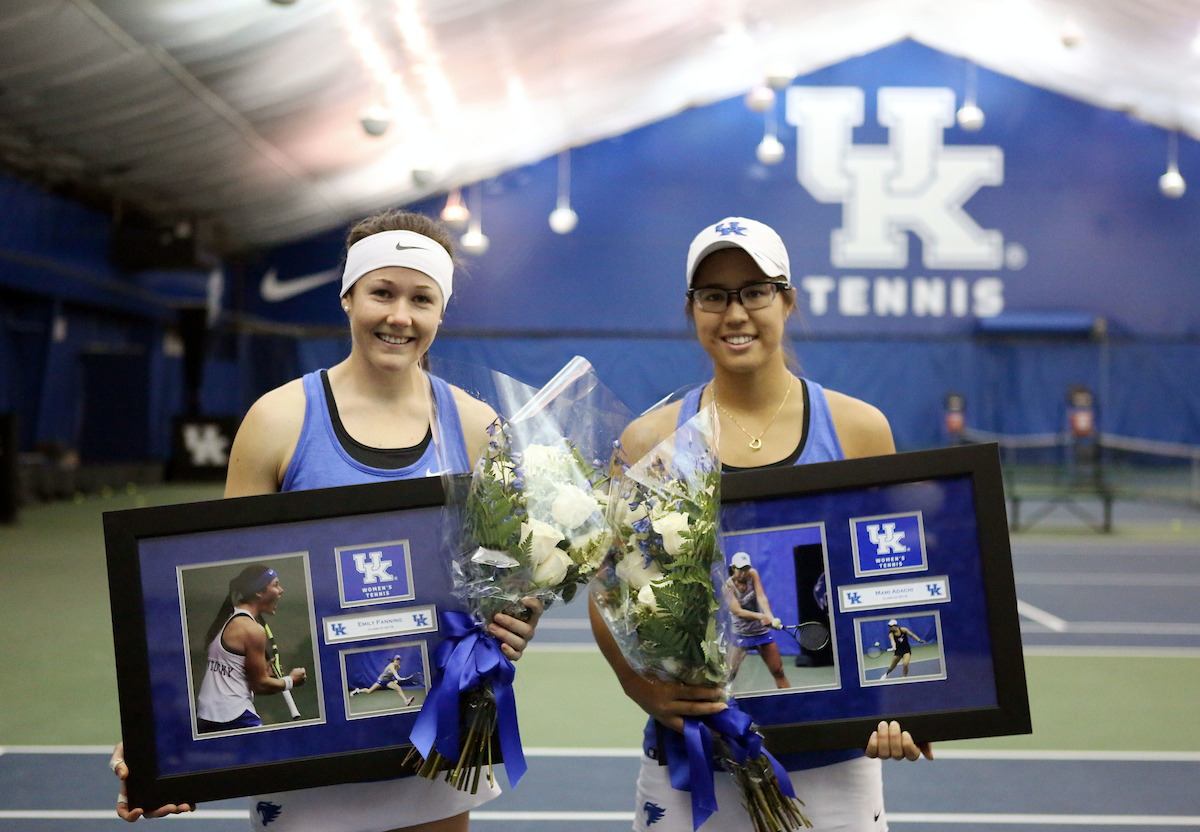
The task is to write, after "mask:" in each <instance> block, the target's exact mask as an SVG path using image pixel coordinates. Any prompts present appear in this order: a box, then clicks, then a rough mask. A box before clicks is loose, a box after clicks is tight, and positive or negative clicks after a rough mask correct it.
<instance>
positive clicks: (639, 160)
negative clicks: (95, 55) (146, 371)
mask: <svg viewBox="0 0 1200 832" xmlns="http://www.w3.org/2000/svg"><path fill="white" fill-rule="evenodd" d="M974 69H975V70H977V71H976V72H974V74H975V76H976V78H977V83H976V84H975V87H974V89H973V90H972V91H971V92H972V99H971V100H972V102H975V103H977V106H978V108H979V109H980V110H981V111H982V112H983V113H985V114H986V118H985V119H983V120H981V121H980V120H976V121H974V122H971V121H967V122H966V123H964V124H960V123H959V122H958V120H957V113H958V112H959V108H961V107H963V105H964V104H965V103H967V94H966V89H965V81H966V78H967V75H968V66H967V63H966V62H965V61H964V60H963V59H962V58H960V57H957V56H953V55H948V54H946V53H943V52H939V51H937V50H935V49H931V48H929V47H927V46H924V45H922V44H920V43H917V42H915V41H911V40H908V41H902V42H899V43H895V44H892V45H889V46H887V47H884V48H882V49H879V50H877V51H875V52H872V53H870V54H867V55H859V56H856V57H853V58H849V59H847V60H845V61H841V62H839V63H836V64H831V65H829V66H825V67H822V68H820V69H818V70H815V71H813V72H811V73H808V74H807V75H804V76H802V77H799V78H796V79H795V81H794V82H793V84H792V85H791V86H789V87H788V88H787V89H786V90H784V91H783V92H782V93H781V94H780V95H779V96H778V98H777V101H776V103H775V104H774V110H773V111H772V115H773V118H774V120H775V123H776V128H777V131H776V132H777V137H778V139H779V141H780V142H781V143H782V145H783V146H784V148H785V155H784V158H783V159H782V161H780V162H779V163H778V164H773V165H768V164H762V163H759V162H756V158H755V153H754V149H755V147H756V146H757V145H758V143H759V142H761V141H762V138H763V116H762V114H760V113H755V112H751V111H750V110H749V109H748V108H747V107H746V105H745V103H744V102H743V100H742V97H741V96H737V97H733V98H730V99H727V100H725V101H719V102H716V103H713V104H709V105H706V106H701V107H692V108H689V109H686V110H684V111H682V112H679V113H677V114H675V115H673V116H670V117H669V118H666V119H663V120H661V121H659V122H656V123H653V124H648V125H646V126H644V127H641V128H638V129H636V130H632V131H630V132H628V133H625V134H623V135H620V136H615V137H612V138H607V139H604V140H602V141H596V142H593V143H591V144H586V145H581V146H577V147H574V148H572V150H571V160H572V161H571V165H572V166H571V186H572V192H573V193H574V194H577V195H578V204H577V205H576V209H577V211H578V213H579V225H578V227H576V228H575V230H574V231H572V232H571V233H570V234H569V235H558V234H555V233H554V232H553V231H551V230H550V228H549V226H548V225H547V224H546V222H545V219H544V215H545V213H546V210H547V209H546V207H545V206H546V204H547V202H546V201H547V199H550V200H551V202H553V194H554V192H555V188H556V187H557V163H556V161H555V158H554V157H550V158H547V159H545V160H543V161H540V162H537V163H535V164H532V165H528V166H525V167H521V168H518V169H514V170H511V171H507V172H505V173H501V174H499V175H497V176H495V177H493V178H491V179H489V180H487V181H486V182H484V183H483V190H484V193H485V195H486V196H485V201H486V202H487V209H486V210H487V213H488V216H489V217H491V218H492V219H490V220H489V223H490V225H489V226H488V227H489V229H490V230H489V231H488V236H489V239H490V240H491V245H490V247H489V248H488V251H487V253H486V254H484V255H480V256H478V257H477V258H475V259H474V260H473V262H472V264H471V273H472V288H471V292H469V293H463V295H462V296H461V297H459V296H457V295H456V297H455V301H454V306H453V307H452V315H453V318H451V317H449V316H448V317H447V319H446V321H447V324H448V325H449V324H450V322H451V320H453V329H454V331H456V332H458V333H463V334H467V333H474V332H479V333H487V334H488V337H496V334H497V333H506V332H513V333H517V332H526V331H530V332H532V331H538V332H545V331H555V332H562V333H564V334H566V333H570V334H575V333H577V332H578V330H579V327H580V321H586V326H585V329H587V330H591V331H596V332H617V331H619V332H622V333H629V334H634V333H637V334H644V335H656V334H663V333H668V332H669V333H674V334H678V333H679V332H681V331H683V330H684V329H685V328H686V326H687V321H686V318H685V317H684V316H682V315H680V314H678V310H679V309H680V306H681V303H682V301H681V298H680V291H681V288H680V287H681V286H682V280H683V274H682V271H683V268H684V261H685V259H686V256H685V255H686V253H687V247H688V244H689V243H690V241H691V240H692V238H693V237H694V236H695V235H696V233H697V232H698V231H700V230H701V229H702V228H704V227H706V226H711V225H712V224H714V223H716V222H718V221H720V220H721V219H722V218H724V217H729V216H743V217H749V218H751V219H756V220H759V221H761V222H765V223H766V224H767V225H769V226H771V227H772V228H774V229H775V230H776V231H777V232H778V233H779V235H780V237H781V238H782V239H783V242H784V244H785V245H786V246H787V250H788V256H789V258H790V262H791V278H792V283H793V285H794V286H795V287H796V290H797V299H798V301H799V307H800V310H801V313H802V314H803V317H804V326H805V327H806V328H807V329H808V331H809V332H811V334H813V335H817V336H824V335H851V336H869V337H877V336H883V337H887V336H893V335H913V336H925V335H939V336H941V335H962V334H966V333H970V332H973V331H976V330H978V329H989V326H988V324H991V325H993V326H996V325H999V324H1000V323H1003V321H1001V322H996V321H993V320H992V319H995V318H996V317H998V316H1010V315H1011V316H1017V317H1021V316H1029V315H1043V316H1052V315H1053V314H1056V313H1063V312H1069V313H1080V314H1085V315H1091V316H1093V317H1096V316H1099V317H1104V318H1106V319H1107V320H1108V322H1109V323H1110V324H1112V325H1115V326H1116V327H1118V328H1119V329H1120V330H1121V331H1122V332H1127V333H1130V334H1164V335H1165V334H1175V335H1188V334H1191V333H1194V332H1195V331H1196V329H1197V327H1198V326H1200V293H1197V292H1196V291H1195V286H1194V283H1195V278H1194V275H1195V273H1196V268H1197V264H1200V212H1197V211H1196V209H1195V206H1196V203H1195V201H1194V200H1195V199H1197V198H1200V197H1197V196H1196V195H1194V194H1193V193H1192V191H1191V190H1190V189H1189V191H1188V192H1187V193H1186V194H1185V195H1183V197H1182V198H1180V199H1167V198H1165V197H1164V196H1163V195H1162V194H1160V193H1159V190H1158V177H1159V176H1160V175H1161V174H1162V172H1163V170H1165V164H1166V150H1167V131H1166V130H1164V129H1163V128H1162V127H1159V126H1157V125H1152V124H1147V123H1146V122H1143V121H1140V120H1138V119H1135V118H1130V117H1129V116H1128V115H1126V114H1124V113H1119V112H1114V111H1111V110H1105V109H1103V108H1099V107H1095V106H1092V105H1091V104H1088V103H1085V102H1083V101H1079V100H1076V99H1072V98H1069V97H1067V96H1065V95H1060V94H1058V93H1055V92H1052V91H1050V90H1047V89H1042V88H1039V87H1035V86H1033V85H1030V84H1026V83H1024V82H1023V81H1020V80H1017V79H1016V78H1012V77H1008V76H1005V75H1002V74H1000V73H998V72H993V71H991V70H989V69H987V68H986V67H976V68H974ZM1178 141H1179V145H1178V147H1179V153H1178V155H1179V165H1180V168H1181V169H1182V170H1184V171H1186V170H1188V169H1189V168H1188V165H1194V164H1195V162H1194V161H1193V160H1195V159H1196V158H1197V153H1200V148H1198V146H1197V144H1196V142H1195V141H1194V140H1193V139H1191V138H1190V137H1188V136H1186V135H1180V136H1179V137H1178ZM631 195H636V198H631ZM445 199H446V198H445V196H444V195H441V194H438V195H433V196H431V197H429V198H428V199H427V200H423V201H421V202H419V203H415V204H413V205H412V206H410V207H411V208H413V209H415V210H418V211H423V212H425V213H428V214H430V215H434V216H436V215H437V214H438V213H439V212H440V211H441V210H442V208H443V207H444V205H445ZM613 234H617V235H618V236H619V237H620V239H621V241H622V243H621V245H619V246H613V245H611V244H610V242H611V239H612V236H613ZM344 236H345V232H344V229H338V230H336V231H335V232H327V233H325V234H323V235H319V236H317V237H313V238H310V239H308V240H303V241H299V242H295V243H289V244H287V245H285V246H281V247H279V248H278V249H276V250H275V251H273V252H271V253H270V254H269V255H267V256H264V257H263V258H262V260H261V267H260V268H261V272H260V273H259V274H260V275H261V279H260V280H258V281H257V282H256V281H255V280H254V276H252V277H251V279H250V280H248V281H246V292H247V296H246V297H245V298H244V303H245V308H246V310H247V311H248V312H250V313H252V314H256V315H263V316H265V317H268V318H272V319H285V320H296V319H303V318H307V319H311V320H314V321H316V320H320V321H324V322H328V323H333V322H335V321H336V322H338V323H340V322H341V320H342V318H341V307H340V305H339V304H338V303H337V302H336V301H337V291H338V289H337V282H336V280H331V275H332V276H333V277H336V270H335V271H330V270H331V269H334V267H335V266H336V265H337V264H338V263H339V262H340V260H341V258H342V256H343V254H344V243H343V240H344ZM592 250H603V251H604V252H605V256H604V257H602V258H599V257H584V256H581V254H580V253H581V252H585V251H592ZM565 274H569V275H571V281H570V282H569V283H568V284H564V281H563V277H562V276H563V275H565ZM1134 274H1136V275H1138V279H1137V280H1131V279H1130V277H1129V276H1130V275H1134ZM260 284H261V285H260ZM595 286H604V287H605V292H606V293H607V294H609V295H611V296H613V297H622V296H629V297H634V298H636V299H637V301H636V302H635V303H631V304H597V303H595V302H594V298H593V296H592V295H591V294H589V292H588V291H586V290H585V287H595ZM517 287H519V291H517V290H516V289H517ZM529 298H538V299H539V302H538V303H535V304H530V303H529V302H528V299H529ZM1110 331H1113V330H1111V329H1110Z"/></svg>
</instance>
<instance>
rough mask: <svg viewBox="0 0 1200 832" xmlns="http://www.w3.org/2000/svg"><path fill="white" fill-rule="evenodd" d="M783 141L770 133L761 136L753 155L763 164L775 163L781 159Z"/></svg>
mask: <svg viewBox="0 0 1200 832" xmlns="http://www.w3.org/2000/svg"><path fill="white" fill-rule="evenodd" d="M783 154H784V149H783V142H781V141H779V139H778V138H776V137H775V136H774V135H772V134H771V133H768V134H767V135H765V136H763V140H762V141H761V142H759V143H758V148H757V149H756V150H755V151H754V155H755V156H757V157H758V161H760V162H762V163H763V164H764V165H775V164H778V163H779V162H780V161H782V160H783Z"/></svg>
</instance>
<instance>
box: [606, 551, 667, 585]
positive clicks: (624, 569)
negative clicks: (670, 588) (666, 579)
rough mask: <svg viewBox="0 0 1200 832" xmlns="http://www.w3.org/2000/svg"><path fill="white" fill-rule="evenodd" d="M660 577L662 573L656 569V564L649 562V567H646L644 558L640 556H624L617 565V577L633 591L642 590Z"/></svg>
mask: <svg viewBox="0 0 1200 832" xmlns="http://www.w3.org/2000/svg"><path fill="white" fill-rule="evenodd" d="M662 576H663V573H662V570H661V569H659V568H658V564H657V563H655V562H654V561H650V565H649V566H646V565H645V558H643V557H642V556H641V555H636V554H635V555H632V556H631V555H626V556H625V557H624V559H622V560H621V562H620V563H618V564H617V577H618V578H620V579H621V580H622V581H624V582H625V583H627V584H629V585H630V586H631V587H633V588H634V589H642V588H643V587H644V586H646V585H647V584H649V583H650V582H651V581H656V580H658V579H659V578H661V577H662Z"/></svg>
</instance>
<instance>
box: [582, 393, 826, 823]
mask: <svg viewBox="0 0 1200 832" xmlns="http://www.w3.org/2000/svg"><path fill="white" fill-rule="evenodd" d="M716 428H717V423H716V419H715V414H714V413H713V411H712V408H711V407H710V408H708V409H705V410H701V411H700V412H699V413H698V414H697V415H696V416H694V417H693V418H692V419H690V420H689V421H688V422H686V423H685V424H684V425H682V426H681V427H680V428H679V429H678V430H677V431H676V432H675V433H674V434H672V435H671V436H670V437H668V438H667V439H666V440H664V441H662V442H660V443H659V444H658V445H657V446H655V447H654V449H653V450H652V451H651V452H650V453H649V454H647V455H646V456H645V457H643V458H642V459H640V460H637V461H636V462H634V463H633V464H632V465H628V466H627V467H625V469H624V471H623V473H622V474H620V475H617V476H616V477H615V478H614V481H613V484H612V487H611V489H610V502H609V517H610V522H611V525H612V528H613V532H614V534H615V540H614V545H613V547H612V551H611V553H610V555H609V558H608V559H607V560H606V562H605V565H604V567H603V568H602V569H601V571H600V572H599V573H598V574H597V576H596V578H595V580H594V581H593V582H592V588H591V594H592V599H593V600H594V601H595V603H596V606H597V608H598V609H599V611H600V613H601V615H602V616H603V618H604V621H605V623H606V624H607V625H608V628H609V631H610V632H611V633H612V635H613V638H614V639H615V641H616V643H617V645H618V646H619V647H620V648H621V653H622V655H623V656H624V657H625V660H626V661H627V662H629V665H630V667H632V668H633V669H634V670H636V671H637V672H639V673H641V674H642V675H644V676H648V677H657V678H659V679H664V680H668V681H676V682H682V683H683V684H686V685H700V686H714V687H719V688H721V689H722V690H723V691H724V692H725V693H726V698H728V692H729V664H728V661H727V656H728V651H729V647H730V644H731V639H732V635H731V627H730V618H729V610H728V606H727V602H726V600H725V597H724V593H722V592H720V587H721V586H723V584H724V582H725V577H726V575H725V571H726V567H725V558H724V556H723V555H722V554H721V551H720V548H719V546H718V542H717V522H718V518H717V512H718V508H719V505H720V465H719V463H718V461H717V458H716V447H717V443H716ZM664 739H665V742H664V745H665V748H664V751H665V753H666V756H667V762H668V765H669V766H670V767H671V771H672V778H671V779H672V783H673V784H678V785H676V788H685V789H686V790H688V791H690V792H691V794H692V820H693V824H694V826H695V827H696V828H699V826H700V825H701V824H702V823H703V822H704V821H705V820H706V819H707V818H708V816H709V815H711V814H712V813H713V812H714V811H716V809H717V806H716V798H715V795H714V793H713V781H712V765H713V762H714V761H715V762H716V763H717V764H719V765H720V766H721V767H722V768H724V769H725V770H727V771H729V772H730V773H731V774H732V775H733V776H734V778H735V780H736V781H737V783H738V786H739V787H740V790H741V793H742V801H743V805H744V806H745V808H746V810H747V811H748V812H749V814H750V818H751V820H752V822H753V825H754V829H755V830H756V832H782V830H792V829H799V828H800V827H801V826H802V825H803V826H809V825H810V824H809V823H808V820H807V819H806V818H805V817H804V815H803V814H802V813H801V811H800V808H799V806H798V805H797V803H798V802H799V801H797V800H796V799H795V795H794V793H793V789H792V785H791V781H790V780H789V779H788V777H787V773H786V772H785V771H784V770H783V768H782V766H780V765H779V764H778V762H777V761H776V760H775V759H774V757H772V756H771V755H770V753H769V752H767V751H765V750H764V749H763V748H762V737H761V736H760V735H759V734H758V733H757V732H755V731H754V730H752V727H751V725H750V718H749V717H748V716H747V715H746V714H745V713H743V712H742V711H740V710H738V709H737V707H736V704H735V703H734V702H733V701H732V700H730V702H729V708H728V710H726V711H723V712H721V713H720V714H717V715H715V716H712V717H705V718H703V719H695V718H685V719H684V734H683V735H682V736H680V735H678V734H675V733H674V732H664Z"/></svg>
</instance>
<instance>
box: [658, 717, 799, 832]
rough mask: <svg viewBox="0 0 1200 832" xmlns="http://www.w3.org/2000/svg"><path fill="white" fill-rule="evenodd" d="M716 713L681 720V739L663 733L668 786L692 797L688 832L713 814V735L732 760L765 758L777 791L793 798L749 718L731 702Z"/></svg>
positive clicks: (786, 779)
mask: <svg viewBox="0 0 1200 832" xmlns="http://www.w3.org/2000/svg"><path fill="white" fill-rule="evenodd" d="M728 704H729V707H728V708H727V709H726V710H724V711H721V712H720V713H717V714H713V715H712V716H705V717H684V718H683V734H682V736H681V735H680V734H679V733H677V732H675V731H665V732H664V736H663V747H664V750H665V751H666V754H667V768H668V771H669V772H670V775H671V786H672V787H674V788H676V789H679V790H680V791H684V792H691V794H692V830H693V832H695V830H697V829H699V828H700V826H701V824H703V823H704V822H705V821H706V820H708V818H709V816H710V815H712V813H713V812H715V811H717V795H716V791H715V789H714V787H713V737H712V735H713V732H716V733H717V734H718V735H719V736H720V737H721V739H722V740H724V742H725V744H726V745H728V746H729V749H730V753H731V754H732V755H733V761H734V762H735V763H737V764H738V765H745V763H746V762H747V761H748V760H753V759H757V758H758V756H759V755H760V754H762V755H766V758H767V762H768V763H770V764H771V769H772V770H773V771H774V772H775V779H776V780H778V781H779V790H780V791H781V792H783V794H784V795H786V796H787V797H790V798H795V797H796V791H795V789H793V788H792V781H791V779H790V778H789V777H788V773H787V771H786V770H784V768H783V766H782V765H780V763H779V761H778V760H776V759H775V756H774V755H773V754H771V752H770V751H767V750H766V749H765V748H763V745H762V735H761V734H759V733H758V732H757V731H754V730H752V729H751V727H750V725H751V719H750V716H749V715H748V714H746V713H745V712H744V711H742V710H740V709H739V708H738V706H737V702H735V701H733V700H732V699H731V700H730V701H729V703H728Z"/></svg>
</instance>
